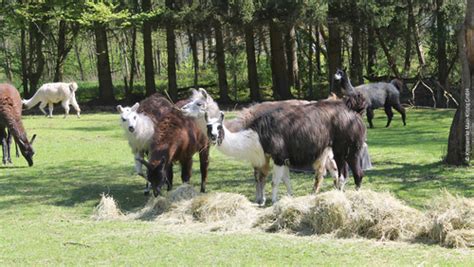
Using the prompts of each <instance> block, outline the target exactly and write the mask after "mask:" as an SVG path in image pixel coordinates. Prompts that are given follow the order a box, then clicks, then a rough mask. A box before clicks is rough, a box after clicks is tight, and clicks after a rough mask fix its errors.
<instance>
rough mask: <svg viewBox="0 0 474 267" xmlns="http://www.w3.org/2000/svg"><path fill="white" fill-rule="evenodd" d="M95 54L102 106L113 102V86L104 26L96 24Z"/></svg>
mask: <svg viewBox="0 0 474 267" xmlns="http://www.w3.org/2000/svg"><path fill="white" fill-rule="evenodd" d="M94 33H95V45H96V53H97V73H98V76H99V77H98V78H99V99H100V100H101V102H102V103H104V104H112V103H113V102H115V96H114V85H113V83H112V72H111V69H110V61H109V47H108V43H107V31H106V29H105V26H104V25H103V24H101V23H100V22H96V23H95V26H94Z"/></svg>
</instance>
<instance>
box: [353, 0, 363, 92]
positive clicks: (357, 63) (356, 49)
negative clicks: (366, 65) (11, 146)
mask: <svg viewBox="0 0 474 267" xmlns="http://www.w3.org/2000/svg"><path fill="white" fill-rule="evenodd" d="M352 12H353V13H355V14H353V16H354V17H355V19H354V20H353V21H352V52H351V69H350V73H351V78H352V79H353V80H354V81H355V82H356V84H362V83H363V82H364V79H363V77H362V71H363V66H362V59H361V53H360V43H361V41H360V25H359V19H358V12H357V6H356V5H355V4H353V11H352Z"/></svg>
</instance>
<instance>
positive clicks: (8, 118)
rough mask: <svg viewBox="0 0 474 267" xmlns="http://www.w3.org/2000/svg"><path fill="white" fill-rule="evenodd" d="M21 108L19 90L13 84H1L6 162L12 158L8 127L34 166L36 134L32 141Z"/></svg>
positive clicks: (0, 112)
mask: <svg viewBox="0 0 474 267" xmlns="http://www.w3.org/2000/svg"><path fill="white" fill-rule="evenodd" d="M21 108H22V102H21V97H20V94H19V93H18V90H17V89H16V88H15V87H13V86H12V85H9V84H0V137H1V138H2V146H3V151H4V155H3V157H4V158H3V159H4V163H6V162H5V161H8V160H7V159H9V158H10V155H9V151H10V148H9V145H10V143H11V141H10V142H9V141H8V139H10V140H11V138H8V137H7V136H6V131H5V129H6V128H7V129H8V131H9V133H10V134H11V135H12V136H13V138H14V139H15V142H16V143H17V144H18V146H19V148H20V151H21V154H22V155H23V157H24V158H25V159H26V161H27V162H28V165H29V166H30V167H31V166H33V155H34V154H35V152H34V150H33V147H32V144H33V141H34V140H35V137H36V135H33V137H32V138H31V141H28V138H27V136H26V132H25V128H24V127H23V123H22V122H21ZM5 153H7V155H5ZM6 157H7V159H6ZM10 161H11V159H10Z"/></svg>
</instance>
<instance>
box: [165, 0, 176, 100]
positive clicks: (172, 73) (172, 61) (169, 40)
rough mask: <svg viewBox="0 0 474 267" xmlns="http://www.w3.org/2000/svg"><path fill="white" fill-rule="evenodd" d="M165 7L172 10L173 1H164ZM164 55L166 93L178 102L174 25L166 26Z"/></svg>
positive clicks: (168, 24)
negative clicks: (166, 74) (165, 60)
mask: <svg viewBox="0 0 474 267" xmlns="http://www.w3.org/2000/svg"><path fill="white" fill-rule="evenodd" d="M165 4H166V7H167V8H169V9H171V10H174V8H175V6H174V5H175V3H174V0H166V2H165ZM166 53H167V55H168V60H167V64H168V66H167V71H168V93H169V96H170V97H171V99H172V100H173V101H176V100H178V81H177V74H176V60H177V58H176V35H175V33H174V25H173V24H172V23H167V24H166Z"/></svg>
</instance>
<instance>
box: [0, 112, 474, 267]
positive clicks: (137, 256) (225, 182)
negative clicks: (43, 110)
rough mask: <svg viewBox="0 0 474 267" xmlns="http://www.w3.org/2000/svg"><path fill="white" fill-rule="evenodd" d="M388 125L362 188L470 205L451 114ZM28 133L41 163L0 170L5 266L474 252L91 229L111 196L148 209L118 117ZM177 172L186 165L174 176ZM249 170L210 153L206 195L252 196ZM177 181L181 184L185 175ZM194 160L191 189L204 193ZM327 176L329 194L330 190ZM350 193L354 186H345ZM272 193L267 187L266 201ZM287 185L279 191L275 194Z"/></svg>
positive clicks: (387, 260)
mask: <svg viewBox="0 0 474 267" xmlns="http://www.w3.org/2000/svg"><path fill="white" fill-rule="evenodd" d="M407 117H408V119H407V123H408V125H407V126H406V127H402V126H401V120H400V118H399V116H396V117H395V119H394V121H393V122H392V126H391V128H388V129H386V128H384V127H383V126H384V125H385V120H386V118H385V116H384V114H383V111H377V112H376V120H375V122H374V123H375V126H376V128H375V129H370V130H369V136H368V143H369V149H370V153H371V156H372V160H373V164H374V166H375V168H374V169H373V170H370V171H367V172H366V177H365V178H364V181H363V185H362V186H363V187H364V188H370V189H373V190H377V191H384V190H388V191H390V192H393V194H394V195H396V196H397V197H399V198H401V199H403V200H404V201H405V202H406V203H408V204H409V205H411V206H414V207H416V208H418V209H424V206H425V204H426V203H428V201H429V199H430V198H431V197H433V196H434V195H437V194H439V192H440V190H441V189H443V188H446V189H447V190H448V191H449V192H452V193H457V194H460V195H463V196H467V197H474V179H473V178H474V168H473V167H470V168H452V167H447V166H445V165H443V164H442V163H440V162H441V159H442V156H443V154H444V153H445V150H446V144H447V136H448V130H449V126H450V124H451V120H452V117H453V111H452V110H408V113H407ZM24 123H25V125H26V128H27V131H28V134H29V135H30V136H31V135H32V134H33V133H36V134H37V135H38V137H37V141H36V144H35V149H36V155H35V157H34V161H35V165H34V166H33V167H31V168H28V167H27V165H26V161H24V160H23V159H22V158H14V159H13V161H14V166H7V167H0V265H27V264H28V265H29V264H35V265H38V264H39V265H57V264H67V265H97V264H114V265H138V264H140V263H145V264H146V263H148V264H150V263H151V264H153V265H171V264H179V265H315V264H318V265H319V264H325V265H349V264H351V265H378V264H384V265H422V264H423V265H425V264H426V265H447V264H461V265H471V264H473V262H474V250H472V249H471V250H469V249H447V248H442V247H440V246H438V245H425V244H407V243H398V242H380V241H372V240H364V239H334V238H331V237H328V236H320V237H318V236H305V237H297V236H291V235H284V234H270V233H258V232H257V233H253V232H252V233H199V232H193V231H189V230H187V229H182V230H176V229H175V231H173V232H171V231H169V228H164V227H161V226H157V225H156V223H153V222H146V221H132V222H130V221H129V222H122V221H108V222H97V221H93V220H92V219H91V218H90V216H91V214H92V211H93V209H94V207H95V206H96V205H97V204H98V201H99V200H100V194H101V193H103V192H105V193H109V194H110V195H113V197H114V198H115V199H116V200H117V201H118V202H119V205H120V207H121V209H123V210H133V209H136V208H139V207H142V206H143V205H144V203H145V202H146V201H147V199H146V198H145V197H144V196H143V193H142V188H143V186H144V180H143V178H141V177H138V176H136V175H134V174H133V166H132V165H133V160H132V154H131V153H130V150H129V147H128V145H127V142H126V140H125V139H124V138H123V136H122V130H121V129H120V128H119V123H118V115H117V114H105V113H102V114H85V115H83V117H82V118H81V119H76V118H75V117H73V116H71V117H70V118H68V119H62V117H61V116H60V115H57V116H56V117H54V118H53V119H47V118H44V117H42V116H26V117H25V119H24ZM175 171H176V172H178V171H179V168H175ZM252 176H253V172H252V170H251V168H250V167H249V166H248V165H247V164H245V163H242V162H237V161H234V160H231V159H229V158H227V157H225V156H223V155H221V154H220V153H219V152H218V151H216V150H215V149H213V150H212V152H211V164H210V171H209V183H208V186H207V188H208V191H209V192H216V191H219V192H222V191H226V192H233V193H241V194H243V195H245V196H247V197H248V198H249V199H251V200H252V201H253V200H254V190H255V186H254V182H253V178H252ZM175 177H178V178H177V179H175V181H176V185H179V184H180V179H179V175H176V176H175ZM312 179H313V178H312V176H311V175H309V174H292V186H293V188H294V191H295V195H306V194H309V193H310V191H311V188H312V183H313V180H312ZM199 180H200V177H199V171H198V164H194V178H193V179H192V180H191V181H192V183H193V184H194V185H195V187H196V188H198V185H199ZM329 180H330V179H327V180H326V182H325V184H324V187H323V191H325V190H330V189H331V186H332V181H329ZM348 186H349V187H353V182H352V181H351V182H350V183H349V184H348ZM270 191H271V188H270V184H268V185H267V188H266V192H267V198H268V196H269V193H270ZM284 191H285V189H284V187H283V186H282V187H281V189H280V193H282V192H284Z"/></svg>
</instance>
